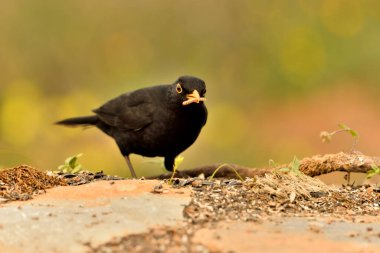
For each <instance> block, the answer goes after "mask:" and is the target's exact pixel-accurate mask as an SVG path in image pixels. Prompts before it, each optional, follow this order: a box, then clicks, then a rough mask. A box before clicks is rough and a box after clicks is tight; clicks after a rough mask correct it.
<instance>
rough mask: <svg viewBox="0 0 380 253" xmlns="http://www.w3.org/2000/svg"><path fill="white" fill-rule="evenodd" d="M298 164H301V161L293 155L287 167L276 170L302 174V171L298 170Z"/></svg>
mask: <svg viewBox="0 0 380 253" xmlns="http://www.w3.org/2000/svg"><path fill="white" fill-rule="evenodd" d="M300 165H301V161H300V160H298V158H297V156H294V157H293V160H292V161H291V162H290V164H289V166H288V167H282V168H279V169H278V170H276V171H278V172H293V173H294V174H296V175H302V172H301V171H300Z"/></svg>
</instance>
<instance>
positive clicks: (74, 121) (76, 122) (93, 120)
mask: <svg viewBox="0 0 380 253" xmlns="http://www.w3.org/2000/svg"><path fill="white" fill-rule="evenodd" d="M97 123H98V117H97V116H96V115H92V116H84V117H76V118H69V119H64V120H61V121H58V122H55V124H57V125H64V126H93V125H96V124H97Z"/></svg>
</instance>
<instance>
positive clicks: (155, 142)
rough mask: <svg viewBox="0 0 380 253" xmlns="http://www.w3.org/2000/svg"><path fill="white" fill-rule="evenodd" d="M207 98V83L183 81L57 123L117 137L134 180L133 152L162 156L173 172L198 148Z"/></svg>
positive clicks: (138, 92)
mask: <svg viewBox="0 0 380 253" xmlns="http://www.w3.org/2000/svg"><path fill="white" fill-rule="evenodd" d="M205 93H206V85H205V82H204V81H203V80H201V79H199V78H197V77H192V76H182V77H179V78H178V79H177V81H175V82H174V83H172V84H168V85H157V86H152V87H147V88H143V89H138V90H135V91H131V92H127V93H124V94H122V95H120V96H118V97H116V98H114V99H112V100H110V101H108V102H107V103H105V104H104V105H102V106H101V107H99V108H98V109H95V110H93V112H94V113H95V115H92V116H84V117H76V118H69V119H65V120H62V121H59V122H56V124H59V125H65V126H78V125H79V126H96V127H97V128H99V129H100V130H102V131H103V132H104V133H106V134H107V135H109V136H111V137H112V138H113V139H114V140H115V141H116V144H117V145H118V147H119V149H120V151H121V154H122V155H123V156H124V158H125V160H126V162H127V164H128V167H129V170H130V172H131V174H132V176H133V177H134V178H136V173H135V171H134V169H133V166H132V164H131V161H130V160H129V154H131V153H134V154H139V155H142V156H147V157H154V156H162V157H164V158H165V161H164V164H165V168H166V169H167V170H168V171H172V170H173V167H174V160H175V157H176V156H177V155H178V154H180V153H181V152H182V151H184V150H185V149H187V148H188V147H189V146H190V145H191V144H193V143H194V141H195V140H196V139H197V137H198V135H199V133H200V131H201V129H202V127H203V126H204V125H205V124H206V120H207V109H206V107H205V105H204V103H203V102H204V101H205V100H206V98H205Z"/></svg>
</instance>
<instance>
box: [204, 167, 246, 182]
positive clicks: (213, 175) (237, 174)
mask: <svg viewBox="0 0 380 253" xmlns="http://www.w3.org/2000/svg"><path fill="white" fill-rule="evenodd" d="M225 166H227V167H230V168H231V169H232V170H233V171H234V172H235V174H236V176H237V177H238V178H239V179H240V180H241V181H244V179H243V178H242V177H241V176H240V174H239V173H238V172H237V170H236V169H235V168H234V167H233V166H231V165H229V164H227V163H223V164H222V165H219V167H218V168H216V169H215V170H214V172H213V173H212V175H211V176H210V178H209V179H210V180H212V179H213V178H214V177H215V175H216V173H217V172H218V171H219V170H220V169H221V168H223V167H225Z"/></svg>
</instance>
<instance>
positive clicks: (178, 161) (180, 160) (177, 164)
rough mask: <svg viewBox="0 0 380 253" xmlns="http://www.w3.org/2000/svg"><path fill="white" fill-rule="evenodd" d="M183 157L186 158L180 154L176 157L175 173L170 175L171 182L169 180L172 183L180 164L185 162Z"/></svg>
mask: <svg viewBox="0 0 380 253" xmlns="http://www.w3.org/2000/svg"><path fill="white" fill-rule="evenodd" d="M183 159H185V157H183V156H180V155H179V156H177V157H176V158H175V160H174V168H173V173H172V176H171V177H170V179H169V182H168V183H169V184H170V185H171V184H173V179H174V175H175V173H176V172H177V169H178V167H179V165H180V164H181V163H182V162H183Z"/></svg>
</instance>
